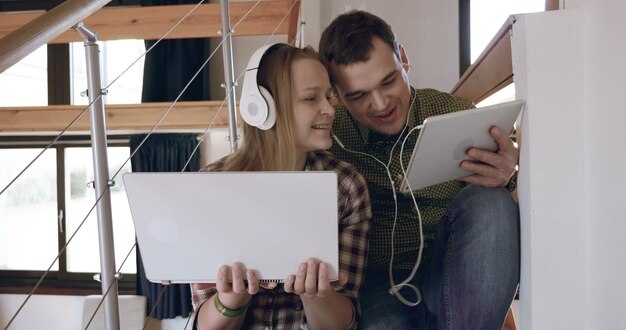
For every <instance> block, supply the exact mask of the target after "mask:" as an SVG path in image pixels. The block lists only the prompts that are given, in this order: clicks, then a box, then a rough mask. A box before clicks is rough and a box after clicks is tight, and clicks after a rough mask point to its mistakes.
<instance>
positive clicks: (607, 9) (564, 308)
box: [513, 0, 626, 329]
mask: <svg viewBox="0 0 626 330" xmlns="http://www.w3.org/2000/svg"><path fill="white" fill-rule="evenodd" d="M566 8H571V9H566V10H564V11H559V12H549V13H541V14H531V15H523V16H521V17H520V18H519V19H518V21H517V23H515V25H514V27H513V68H514V74H515V78H514V79H515V83H516V90H517V93H518V97H520V98H524V99H525V100H526V101H527V108H526V110H525V113H524V118H523V123H522V148H521V158H520V178H519V180H520V182H519V193H520V195H519V196H520V211H521V215H522V223H521V229H522V277H521V286H520V288H521V293H520V300H521V301H520V303H521V304H520V316H521V317H520V323H521V327H522V329H624V322H623V317H622V315H623V306H624V297H626V285H625V284H624V281H623V279H624V278H626V264H624V262H623V260H625V259H626V258H625V257H626V249H624V246H623V241H624V240H623V236H624V233H626V222H624V221H623V219H624V216H623V212H622V211H621V209H622V207H620V206H622V205H624V202H626V198H625V196H626V194H624V189H623V187H624V184H625V183H626V148H624V145H625V144H626V134H625V133H624V129H623V126H624V123H626V112H624V111H623V110H622V109H621V107H620V106H619V104H620V103H621V99H622V97H621V95H622V94H623V90H624V86H625V83H624V77H626V69H625V67H624V65H623V60H624V58H626V43H624V41H623V36H621V31H624V29H625V28H626V23H625V22H624V20H623V17H625V16H624V15H625V14H626V4H624V3H623V2H621V1H609V0H601V1H592V0H588V1H582V0H579V1H577V2H576V5H575V6H570V7H566Z"/></svg>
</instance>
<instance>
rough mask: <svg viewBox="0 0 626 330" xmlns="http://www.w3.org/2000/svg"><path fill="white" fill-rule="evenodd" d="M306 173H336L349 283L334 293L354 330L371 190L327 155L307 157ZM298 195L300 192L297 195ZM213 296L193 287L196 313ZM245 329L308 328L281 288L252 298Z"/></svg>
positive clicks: (342, 264)
mask: <svg viewBox="0 0 626 330" xmlns="http://www.w3.org/2000/svg"><path fill="white" fill-rule="evenodd" d="M227 157H228V156H227ZM223 166H224V159H221V160H219V161H217V162H215V163H212V164H210V165H208V166H206V167H204V168H203V169H202V170H201V171H221V170H222V168H223ZM306 169H307V170H309V171H335V173H337V198H338V210H337V212H338V220H339V223H338V226H339V271H340V272H342V273H344V274H345V275H346V276H347V277H348V281H347V282H346V284H345V285H343V286H341V287H336V288H335V290H336V291H337V292H339V293H341V294H343V295H345V296H346V297H347V298H348V299H350V301H351V302H352V311H353V313H352V316H353V318H352V324H351V325H350V327H349V329H354V328H355V327H356V322H357V320H358V317H359V315H360V314H361V308H360V305H359V300H358V298H359V290H360V288H361V283H363V277H364V275H365V274H364V273H365V264H366V260H367V243H368V236H369V232H370V220H371V218H372V211H371V205H370V199H369V195H368V192H367V184H366V182H365V179H364V178H363V176H362V175H361V174H360V173H359V172H358V171H357V170H356V169H355V168H354V166H352V165H350V164H348V163H347V162H344V161H342V160H339V159H338V158H336V157H335V156H333V155H332V154H331V153H330V152H328V151H323V150H318V151H313V152H309V153H308V154H307V163H306ZM303 189H306V187H303ZM294 193H296V194H297V193H298V192H297V191H294ZM268 239H271V238H268ZM276 257H277V258H279V257H280V256H276ZM215 292H216V290H215V288H210V289H205V290H196V289H195V288H194V287H193V285H192V286H191V293H192V303H193V307H194V311H198V309H199V308H200V306H201V305H202V303H204V302H205V301H206V300H207V299H209V298H210V297H211V296H213V295H214V294H215ZM243 328H244V329H293V330H296V329H308V328H309V327H308V324H307V322H306V315H305V313H304V309H303V306H302V301H301V300H300V297H299V296H297V295H295V294H290V293H286V292H285V290H284V289H283V285H282V284H279V285H278V287H277V288H276V289H274V290H266V289H261V291H260V292H259V293H258V294H256V295H254V296H253V297H252V301H251V303H250V307H249V308H248V311H247V313H246V316H245V321H244V325H243Z"/></svg>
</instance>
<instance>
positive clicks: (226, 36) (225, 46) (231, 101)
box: [220, 0, 237, 152]
mask: <svg viewBox="0 0 626 330" xmlns="http://www.w3.org/2000/svg"><path fill="white" fill-rule="evenodd" d="M220 7H221V10H222V41H223V42H222V55H223V56H224V80H225V82H224V88H225V90H226V93H228V95H226V98H227V100H228V132H229V136H230V151H231V152H234V151H235V150H237V108H236V105H237V99H236V98H235V86H234V81H233V79H234V76H235V68H234V67H233V48H232V46H233V38H232V35H231V33H229V32H231V31H230V14H229V12H228V0H220Z"/></svg>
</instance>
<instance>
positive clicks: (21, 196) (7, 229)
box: [0, 137, 136, 287]
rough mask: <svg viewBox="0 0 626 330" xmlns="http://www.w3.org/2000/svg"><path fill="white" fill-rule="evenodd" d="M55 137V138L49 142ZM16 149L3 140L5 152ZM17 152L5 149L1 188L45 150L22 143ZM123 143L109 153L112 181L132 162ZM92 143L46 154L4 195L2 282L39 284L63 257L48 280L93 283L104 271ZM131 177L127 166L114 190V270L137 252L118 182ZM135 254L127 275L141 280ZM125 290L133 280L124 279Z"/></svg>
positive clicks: (72, 143)
mask: <svg viewBox="0 0 626 330" xmlns="http://www.w3.org/2000/svg"><path fill="white" fill-rule="evenodd" d="M51 139H52V137H51V138H50V140H51ZM6 144H9V145H10V144H11V142H10V141H3V145H6ZM20 144H21V145H20V146H19V147H0V158H2V159H11V160H12V161H11V162H0V173H2V174H0V186H1V188H0V189H4V187H6V186H7V185H8V184H9V182H10V181H11V180H13V178H15V176H16V175H17V174H18V173H19V172H20V171H22V169H23V168H24V167H25V166H26V165H27V164H28V163H30V162H31V161H32V160H33V159H34V158H35V156H36V155H38V154H39V153H40V152H41V151H42V150H43V148H42V147H41V146H42V143H37V142H36V141H33V142H27V143H24V142H22V143H20ZM126 144H127V143H125V142H124V141H115V143H110V146H109V147H108V158H109V171H110V174H109V176H110V177H111V176H112V175H113V174H114V173H115V172H117V170H118V169H119V168H120V166H122V164H123V163H124V162H125V161H126V159H127V158H128V157H129V155H130V150H129V148H128V146H127V145H126ZM91 152H92V151H91V147H89V141H88V140H87V139H86V138H84V139H77V138H72V139H71V140H69V139H66V140H64V141H63V142H60V143H58V144H56V145H54V146H53V147H51V148H49V149H48V150H46V151H45V152H44V153H43V154H42V156H41V157H40V158H39V159H37V161H35V162H34V163H33V165H32V166H31V167H30V168H28V169H27V170H26V171H25V172H24V174H23V175H22V176H20V177H19V178H18V179H17V180H16V181H15V182H14V183H13V184H12V185H11V186H10V187H9V188H8V189H7V190H6V191H5V192H4V193H3V194H2V195H0V219H2V220H0V276H1V277H2V278H3V279H6V280H10V279H18V278H19V279H21V280H24V279H30V280H31V281H34V280H36V279H38V278H39V277H40V276H41V275H42V274H43V272H44V271H45V270H46V269H48V267H49V266H50V264H51V263H52V261H53V260H54V259H55V258H56V256H57V255H59V256H60V257H59V259H58V261H57V262H55V264H54V267H53V268H52V269H51V273H50V274H49V275H48V276H47V277H46V280H48V281H59V280H61V281H63V280H70V282H73V281H75V280H85V281H86V282H87V284H86V286H89V283H88V282H93V283H91V285H92V286H93V287H98V286H99V283H97V282H95V281H93V280H92V276H93V274H96V273H98V272H99V271H100V255H99V248H98V231H97V227H98V226H97V216H96V213H97V212H96V209H94V210H93V211H92V212H91V214H90V215H89V217H88V218H87V219H86V220H85V217H86V216H87V214H88V212H89V210H90V209H91V208H92V207H93V206H94V204H95V201H96V196H95V192H94V189H93V188H90V187H89V186H88V183H89V182H91V181H93V178H94V176H93V166H92V161H91V159H92V154H91ZM126 172H130V162H127V163H126V164H125V165H124V166H123V168H122V170H120V173H119V174H118V176H117V177H116V179H115V180H114V181H115V185H114V186H112V187H111V190H110V193H111V211H112V216H113V236H114V245H115V263H116V267H118V268H119V267H120V265H121V263H122V261H123V260H124V258H126V256H127V255H128V253H129V252H130V251H131V249H132V248H133V245H134V243H135V232H134V228H133V224H132V219H131V217H130V210H129V209H128V202H127V201H126V194H125V193H124V186H123V181H122V177H121V175H123V174H124V173H126ZM83 220H85V222H84V224H83V225H82V226H81V227H80V229H79V230H78V232H77V234H76V235H75V236H74V238H72V240H71V242H70V243H69V244H68V245H67V249H66V250H65V251H63V252H61V253H60V249H61V247H62V246H63V245H65V243H66V242H67V241H68V240H69V239H70V237H71V236H72V234H73V233H74V232H75V231H76V230H77V228H78V227H79V226H80V224H81V222H83ZM135 262H136V261H135V253H134V251H133V252H132V253H130V257H129V258H128V260H126V262H125V264H124V267H123V268H122V270H121V271H122V273H124V274H125V275H126V274H134V273H136V263H135ZM125 279H126V280H127V285H126V286H132V285H133V284H134V283H133V281H134V279H133V278H132V277H129V276H126V278H123V280H125Z"/></svg>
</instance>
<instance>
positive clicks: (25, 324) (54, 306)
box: [0, 294, 191, 330]
mask: <svg viewBox="0 0 626 330" xmlns="http://www.w3.org/2000/svg"><path fill="white" fill-rule="evenodd" d="M24 299H26V295H23V294H1V295H0V326H2V327H3V328H4V327H5V326H6V325H7V324H8V322H9V320H11V318H12V317H13V315H14V314H15V312H16V311H17V309H18V308H19V306H20V305H21V304H22V303H23V301H24ZM84 299H85V297H84V296H54V295H34V296H32V297H31V298H30V299H29V300H28V302H27V303H26V305H24V308H23V309H22V310H21V311H20V313H19V314H18V316H17V317H16V318H15V320H14V321H13V323H11V326H10V327H9V329H10V330H33V329H46V330H68V329H82V328H83V326H82V318H83V301H84ZM120 314H122V312H120ZM186 324H187V319H186V318H184V319H183V318H181V317H178V318H176V319H168V320H162V321H160V320H156V319H152V320H150V322H149V323H148V325H147V326H146V330H183V329H185V325H186ZM92 326H93V327H92ZM92 326H90V327H89V328H90V329H91V328H94V329H95V328H97V327H98V328H103V325H96V324H93V323H92ZM141 328H142V327H138V328H137V329H141ZM187 329H191V325H189V326H187ZM122 330H131V329H124V327H122ZM133 330H134V329H133Z"/></svg>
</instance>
